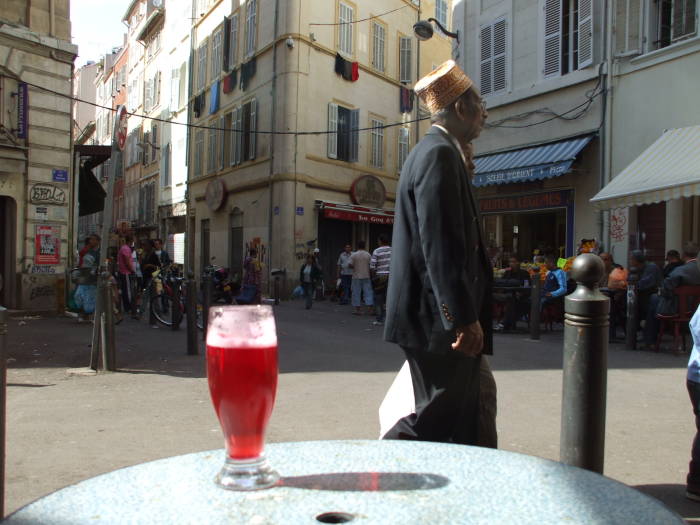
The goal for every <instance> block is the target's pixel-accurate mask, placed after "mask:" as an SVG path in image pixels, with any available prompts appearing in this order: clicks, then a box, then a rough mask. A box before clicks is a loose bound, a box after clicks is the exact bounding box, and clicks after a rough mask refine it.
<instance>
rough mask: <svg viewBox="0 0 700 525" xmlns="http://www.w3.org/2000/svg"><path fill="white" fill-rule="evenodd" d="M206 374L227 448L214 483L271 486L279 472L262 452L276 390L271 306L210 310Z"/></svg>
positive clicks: (235, 486)
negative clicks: (273, 468) (224, 460)
mask: <svg viewBox="0 0 700 525" xmlns="http://www.w3.org/2000/svg"><path fill="white" fill-rule="evenodd" d="M207 377H208V379H209V392H210V393H211V399H212V402H213V404H214V410H215V411H216V415H217V417H218V418H219V422H220V423H221V429H222V430H223V432H224V440H225V443H226V453H227V454H226V456H227V457H226V462H225V463H224V466H223V468H222V469H221V471H220V472H219V474H218V475H217V476H216V479H215V481H216V483H218V484H219V485H220V486H221V487H224V488H227V489H231V490H256V489H261V488H267V487H271V486H273V485H274V484H275V483H276V482H277V480H278V479H279V474H277V472H275V471H274V470H272V469H271V468H270V466H269V465H268V463H267V460H266V459H265V456H264V455H263V454H262V451H263V446H264V444H265V429H266V427H267V423H268V421H269V419H270V415H271V414H272V407H273V405H274V404H275V394H276V392H277V333H276V330H275V318H274V316H273V314H272V308H271V307H270V306H217V307H214V308H211V309H210V310H209V324H208V328H207Z"/></svg>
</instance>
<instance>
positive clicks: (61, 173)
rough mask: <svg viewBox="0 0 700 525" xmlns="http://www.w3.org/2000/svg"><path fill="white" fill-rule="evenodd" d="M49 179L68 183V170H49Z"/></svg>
mask: <svg viewBox="0 0 700 525" xmlns="http://www.w3.org/2000/svg"><path fill="white" fill-rule="evenodd" d="M51 179H52V180H53V181H54V182H68V170H57V169H56V168H54V169H53V170H51Z"/></svg>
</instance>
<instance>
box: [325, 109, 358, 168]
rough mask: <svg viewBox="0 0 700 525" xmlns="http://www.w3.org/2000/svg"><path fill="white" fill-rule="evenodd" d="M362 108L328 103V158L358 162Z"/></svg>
mask: <svg viewBox="0 0 700 525" xmlns="http://www.w3.org/2000/svg"><path fill="white" fill-rule="evenodd" d="M359 127H360V110H359V109H348V108H345V107H343V106H340V105H338V104H335V103H333V102H331V103H330V104H328V131H329V133H328V158H330V159H338V160H344V161H347V162H357V154H358V142H359V134H360V132H359V131H358V129H359Z"/></svg>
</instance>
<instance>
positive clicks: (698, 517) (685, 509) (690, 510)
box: [632, 484, 700, 524]
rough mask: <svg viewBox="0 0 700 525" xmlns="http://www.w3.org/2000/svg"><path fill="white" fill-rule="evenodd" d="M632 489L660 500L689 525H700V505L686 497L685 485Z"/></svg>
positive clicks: (649, 486)
mask: <svg viewBox="0 0 700 525" xmlns="http://www.w3.org/2000/svg"><path fill="white" fill-rule="evenodd" d="M632 488H634V489H637V490H638V491H640V492H643V493H644V494H646V495H647V496H651V497H653V498H656V499H658V500H659V501H660V502H661V503H663V504H664V505H666V506H667V507H668V508H669V509H671V510H673V511H674V512H676V513H678V514H679V515H680V516H681V517H682V518H683V519H684V520H686V521H687V522H688V523H697V524H700V503H698V502H695V501H691V500H689V499H688V498H686V497H685V485H672V484H662V485H636V486H633V487H632Z"/></svg>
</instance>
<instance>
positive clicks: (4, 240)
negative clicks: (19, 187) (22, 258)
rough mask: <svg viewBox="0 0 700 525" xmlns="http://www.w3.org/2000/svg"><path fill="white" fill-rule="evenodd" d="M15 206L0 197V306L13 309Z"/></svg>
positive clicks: (10, 199)
mask: <svg viewBox="0 0 700 525" xmlns="http://www.w3.org/2000/svg"><path fill="white" fill-rule="evenodd" d="M16 232H17V205H16V204H15V201H14V199H12V198H11V197H0V306H4V307H6V308H15V307H16V304H15V297H16V294H15V265H14V262H15V246H16V242H17V241H16V238H15V236H16Z"/></svg>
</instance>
